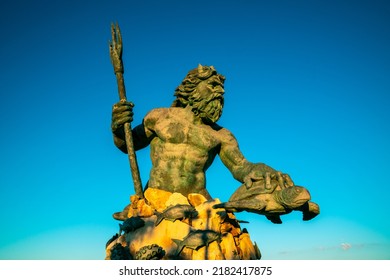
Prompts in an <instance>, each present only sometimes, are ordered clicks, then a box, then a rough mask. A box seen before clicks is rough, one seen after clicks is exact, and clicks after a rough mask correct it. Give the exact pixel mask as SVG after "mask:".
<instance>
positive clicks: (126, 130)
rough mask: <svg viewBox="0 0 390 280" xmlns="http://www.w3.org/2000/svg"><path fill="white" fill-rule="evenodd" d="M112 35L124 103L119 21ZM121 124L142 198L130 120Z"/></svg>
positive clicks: (119, 85)
mask: <svg viewBox="0 0 390 280" xmlns="http://www.w3.org/2000/svg"><path fill="white" fill-rule="evenodd" d="M111 37H112V41H111V42H109V45H110V58H111V62H112V65H113V66H114V73H115V76H116V80H117V83H118V93H119V98H120V101H119V102H120V103H122V104H123V103H126V101H127V99H126V89H125V81H124V79H123V73H124V68H123V62H122V50H123V45H122V35H121V31H120V29H119V25H118V23H117V24H116V25H114V24H111ZM121 125H122V126H123V133H124V136H125V137H124V138H125V142H126V150H127V154H128V157H129V162H130V169H131V174H132V177H133V183H134V189H135V193H136V194H137V195H138V196H139V197H141V198H142V197H143V191H142V183H141V177H140V174H139V168H138V164H137V158H136V155H135V152H134V143H133V137H132V134H131V125H130V122H129V121H126V122H124V123H122V124H121Z"/></svg>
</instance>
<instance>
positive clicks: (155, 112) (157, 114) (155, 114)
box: [145, 108, 169, 119]
mask: <svg viewBox="0 0 390 280" xmlns="http://www.w3.org/2000/svg"><path fill="white" fill-rule="evenodd" d="M168 110H169V108H155V109H152V110H150V111H149V112H148V113H147V114H146V116H145V119H158V118H161V117H163V116H164V115H167V114H168Z"/></svg>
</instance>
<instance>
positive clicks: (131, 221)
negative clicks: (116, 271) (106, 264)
mask: <svg viewBox="0 0 390 280" xmlns="http://www.w3.org/2000/svg"><path fill="white" fill-rule="evenodd" d="M130 201H131V204H130V205H129V206H128V207H126V208H125V210H124V211H123V212H121V213H116V214H114V217H115V218H116V219H119V220H124V222H123V224H122V225H121V227H120V232H119V234H116V235H115V236H113V237H112V238H111V239H110V240H109V242H108V243H107V246H106V259H107V260H113V259H142V260H149V259H166V260H169V259H185V260H255V259H260V258H261V254H260V250H259V249H258V247H257V245H256V244H253V243H252V241H251V240H250V237H249V233H248V232H247V230H246V229H243V230H241V227H240V222H239V221H238V220H237V219H236V218H235V216H234V215H233V214H232V213H229V212H226V211H225V210H224V209H213V206H214V205H216V204H219V203H221V201H220V200H219V199H214V200H207V199H206V198H205V197H204V196H202V195H200V194H190V195H188V197H184V196H183V195H182V194H180V193H170V192H167V191H163V190H158V189H152V188H148V189H147V190H146V191H145V198H143V199H140V198H139V197H138V196H135V195H134V196H131V198H130ZM122 232H123V234H122Z"/></svg>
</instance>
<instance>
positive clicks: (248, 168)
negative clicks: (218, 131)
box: [219, 130, 294, 188]
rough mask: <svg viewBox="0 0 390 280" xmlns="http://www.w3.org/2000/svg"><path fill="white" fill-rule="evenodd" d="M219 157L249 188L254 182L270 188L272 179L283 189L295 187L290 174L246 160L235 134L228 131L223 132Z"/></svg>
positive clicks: (235, 176)
mask: <svg viewBox="0 0 390 280" xmlns="http://www.w3.org/2000/svg"><path fill="white" fill-rule="evenodd" d="M219 156H220V158H221V160H222V162H223V163H224V164H225V166H226V167H227V168H228V169H229V170H230V172H231V173H232V174H233V177H234V178H235V179H236V180H238V181H239V182H241V183H244V184H245V185H246V186H247V188H250V187H251V186H252V184H253V182H256V181H263V182H264V185H265V187H270V186H268V185H270V182H271V179H273V180H277V181H278V182H279V185H281V187H288V186H293V185H294V183H293V181H292V180H291V178H290V176H289V175H288V174H282V173H281V172H278V171H276V170H275V169H273V168H272V167H270V166H268V165H266V164H264V163H252V162H249V161H248V160H246V159H245V157H244V155H243V154H242V152H241V151H240V149H239V147H238V143H237V140H236V138H235V137H234V136H233V134H232V133H231V132H229V131H227V130H224V131H222V141H221V149H220V153H219Z"/></svg>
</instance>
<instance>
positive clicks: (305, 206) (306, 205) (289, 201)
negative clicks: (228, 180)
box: [213, 186, 319, 224]
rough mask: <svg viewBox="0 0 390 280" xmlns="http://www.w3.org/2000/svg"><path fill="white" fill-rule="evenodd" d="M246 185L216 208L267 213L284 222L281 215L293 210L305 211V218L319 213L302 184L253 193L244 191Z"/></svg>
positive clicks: (273, 220) (279, 221)
mask: <svg viewBox="0 0 390 280" xmlns="http://www.w3.org/2000/svg"><path fill="white" fill-rule="evenodd" d="M243 188H246V187H245V186H241V187H240V188H239V189H238V190H237V191H236V192H235V193H234V194H233V195H232V197H231V198H230V200H229V201H228V202H225V203H221V204H217V205H214V206H213V207H214V208H224V209H226V210H227V211H230V212H241V211H247V212H252V213H257V214H262V215H265V216H266V217H267V218H268V219H269V220H270V221H271V222H273V223H276V224H280V223H282V221H281V219H280V215H283V214H288V213H290V212H291V211H292V210H300V211H302V212H303V214H304V217H303V219H304V220H308V219H309V218H310V219H311V218H313V217H315V216H316V215H317V214H318V213H319V208H318V205H317V204H315V203H313V202H309V200H310V198H311V197H310V193H309V191H308V190H307V189H306V188H304V187H300V186H291V187H287V188H283V189H279V190H274V191H273V192H272V193H267V192H263V191H262V190H260V191H259V192H258V193H257V194H256V192H253V190H252V192H251V195H248V194H245V192H244V191H243Z"/></svg>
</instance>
